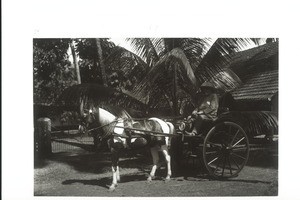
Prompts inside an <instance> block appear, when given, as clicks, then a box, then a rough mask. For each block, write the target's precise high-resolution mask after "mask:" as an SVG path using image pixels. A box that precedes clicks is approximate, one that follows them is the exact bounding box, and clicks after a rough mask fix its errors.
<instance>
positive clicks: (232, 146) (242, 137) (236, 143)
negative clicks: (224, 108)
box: [232, 137, 245, 147]
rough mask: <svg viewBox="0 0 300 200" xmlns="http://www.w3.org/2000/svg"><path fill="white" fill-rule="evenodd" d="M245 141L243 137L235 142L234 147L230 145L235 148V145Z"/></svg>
mask: <svg viewBox="0 0 300 200" xmlns="http://www.w3.org/2000/svg"><path fill="white" fill-rule="evenodd" d="M244 139H245V137H242V139H240V140H239V141H237V142H236V143H235V144H234V145H232V147H235V146H236V145H237V144H239V143H240V142H241V141H243V140H244Z"/></svg>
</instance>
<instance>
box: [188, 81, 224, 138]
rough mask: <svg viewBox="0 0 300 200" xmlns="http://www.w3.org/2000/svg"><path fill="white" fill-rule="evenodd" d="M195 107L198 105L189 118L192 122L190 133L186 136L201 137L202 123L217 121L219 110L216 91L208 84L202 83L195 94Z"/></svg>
mask: <svg viewBox="0 0 300 200" xmlns="http://www.w3.org/2000/svg"><path fill="white" fill-rule="evenodd" d="M197 105H199V106H198V107H197V108H196V109H195V110H194V111H193V112H192V115H191V116H189V120H191V122H192V127H191V130H192V131H191V132H186V133H187V134H188V135H201V134H203V133H201V128H202V127H203V122H204V123H205V121H214V120H216V119H217V112H218V108H219V97H218V95H217V90H216V89H215V88H214V87H213V86H212V85H211V84H210V83H204V84H202V86H201V87H200V89H199V91H198V92H197Z"/></svg>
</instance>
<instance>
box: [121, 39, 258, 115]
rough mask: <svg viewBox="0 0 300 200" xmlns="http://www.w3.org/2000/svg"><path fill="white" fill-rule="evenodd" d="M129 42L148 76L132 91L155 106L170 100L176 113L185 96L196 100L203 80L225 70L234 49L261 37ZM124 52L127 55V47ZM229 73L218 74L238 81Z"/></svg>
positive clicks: (169, 102)
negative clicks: (195, 97) (195, 96)
mask: <svg viewBox="0 0 300 200" xmlns="http://www.w3.org/2000/svg"><path fill="white" fill-rule="evenodd" d="M127 41H129V42H131V45H132V46H133V48H134V51H135V52H137V53H136V55H135V56H131V57H132V58H134V59H136V57H137V56H138V57H140V60H142V61H144V65H146V66H147V67H146V68H145V70H146V74H147V75H146V76H145V77H143V78H142V80H141V81H140V82H139V83H138V84H137V85H136V86H135V87H134V88H133V93H134V94H135V95H136V96H137V97H139V98H140V99H144V100H145V99H146V100H147V101H148V104H149V105H150V106H152V107H158V106H166V103H168V105H169V107H170V108H172V110H173V114H175V115H177V114H178V111H179V107H180V105H179V104H181V103H183V102H184V99H193V98H194V94H195V93H196V91H197V89H198V87H199V86H200V85H201V84H202V83H204V82H205V81H208V80H210V79H211V78H212V77H214V76H215V75H216V74H218V73H219V72H222V71H223V70H224V69H223V66H224V65H225V64H226V63H227V62H229V60H230V53H231V52H235V51H239V50H241V49H243V48H245V47H246V46H247V45H249V44H251V43H253V42H254V43H255V44H257V43H258V41H259V39H250V38H249V39H247V38H246V39H242V38H219V39H217V40H215V41H213V40H212V39H209V38H204V39H200V38H132V39H127ZM124 51H125V52H127V54H128V51H127V50H124ZM124 51H123V52H122V54H124ZM136 60H137V59H136ZM140 60H139V61H140ZM121 65H122V64H121ZM230 74H231V73H225V76H219V77H220V78H221V79H226V80H227V81H229V82H232V84H236V82H233V81H231V80H232V77H230ZM226 76H227V77H226Z"/></svg>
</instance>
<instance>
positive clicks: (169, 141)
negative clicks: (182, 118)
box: [166, 122, 175, 147]
mask: <svg viewBox="0 0 300 200" xmlns="http://www.w3.org/2000/svg"><path fill="white" fill-rule="evenodd" d="M166 124H167V125H168V126H169V128H170V132H169V134H175V127H174V125H173V124H172V123H171V122H166ZM170 145H171V138H170V137H168V141H167V146H168V147H170Z"/></svg>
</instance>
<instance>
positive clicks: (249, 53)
mask: <svg viewBox="0 0 300 200" xmlns="http://www.w3.org/2000/svg"><path fill="white" fill-rule="evenodd" d="M277 60H278V42H275V43H269V44H265V45H262V46H259V47H256V48H253V49H249V50H246V51H242V52H238V53H236V54H235V55H233V56H232V62H231V63H230V66H229V68H230V69H232V70H233V71H234V72H235V73H236V74H237V75H238V76H239V77H240V79H241V81H242V84H241V86H240V87H238V88H236V89H235V90H233V91H232V92H231V93H232V96H233V97H234V99H235V100H266V99H269V98H271V97H272V96H273V95H274V94H276V93H277V92H278V62H277Z"/></svg>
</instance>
